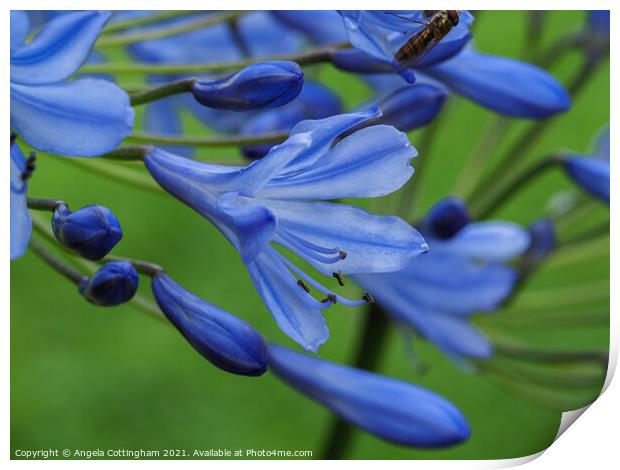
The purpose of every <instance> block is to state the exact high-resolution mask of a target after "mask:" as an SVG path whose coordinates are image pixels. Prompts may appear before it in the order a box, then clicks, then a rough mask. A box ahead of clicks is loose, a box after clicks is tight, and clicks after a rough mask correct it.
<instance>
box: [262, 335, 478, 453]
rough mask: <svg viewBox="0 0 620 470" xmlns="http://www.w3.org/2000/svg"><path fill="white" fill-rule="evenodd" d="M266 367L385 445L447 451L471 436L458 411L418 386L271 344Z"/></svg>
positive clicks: (437, 396)
mask: <svg viewBox="0 0 620 470" xmlns="http://www.w3.org/2000/svg"><path fill="white" fill-rule="evenodd" d="M269 365H270V367H271V370H272V371H273V372H274V373H275V374H276V375H277V376H278V377H280V378H281V379H282V380H283V381H284V382H286V383H288V384H289V385H291V386H292V387H294V388H295V389H297V390H298V391H300V392H301V393H303V394H304V395H307V396H308V397H310V398H312V399H313V400H315V401H317V402H319V403H321V404H323V405H325V406H326V407H328V408H329V409H330V410H332V411H333V412H334V413H336V414H338V415H339V416H341V417H343V418H344V419H346V420H347V421H350V422H351V423H353V424H354V425H355V426H359V427H360V428H362V429H364V430H366V431H367V432H369V433H371V434H374V435H375V436H377V437H380V438H381V439H385V440H386V441H390V442H394V443H397V444H401V445H405V446H414V447H445V446H450V445H454V444H457V443H459V442H462V441H464V440H466V439H467V438H468V437H469V435H470V429H469V425H468V424H467V420H466V419H465V417H464V416H463V414H462V413H461V412H460V411H459V409H458V408H457V407H456V406H454V405H453V404H452V403H450V402H449V401H448V400H446V399H445V398H443V397H441V396H440V395H437V394H436V393H433V392H431V391H429V390H426V389H424V388H422V387H419V386H416V385H413V384H410V383H407V382H403V381H400V380H396V379H392V378H389V377H385V376H382V375H379V374H375V373H372V372H367V371H364V370H360V369H354V368H352V367H347V366H343V365H340V364H335V363H333V362H329V361H325V360H322V359H319V358H317V357H312V356H309V355H307V354H303V353H299V352H296V351H293V350H291V349H288V348H284V347H282V346H278V345H275V344H273V345H271V346H270V347H269Z"/></svg>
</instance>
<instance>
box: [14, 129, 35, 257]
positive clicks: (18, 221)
mask: <svg viewBox="0 0 620 470" xmlns="http://www.w3.org/2000/svg"><path fill="white" fill-rule="evenodd" d="M15 139H16V136H15V134H11V259H17V258H19V257H20V256H22V255H23V254H24V252H25V251H26V248H28V242H29V241H30V234H31V232H32V217H30V212H28V195H27V193H26V192H27V189H28V179H29V178H30V176H31V175H32V171H33V169H34V159H35V156H34V154H31V155H30V157H29V158H26V157H25V156H24V154H23V153H22V151H21V149H20V148H19V145H17V142H16V141H15Z"/></svg>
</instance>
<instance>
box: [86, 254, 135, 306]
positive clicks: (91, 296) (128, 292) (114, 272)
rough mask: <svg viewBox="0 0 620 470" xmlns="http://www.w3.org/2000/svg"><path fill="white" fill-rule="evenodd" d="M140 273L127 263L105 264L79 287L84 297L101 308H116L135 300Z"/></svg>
mask: <svg viewBox="0 0 620 470" xmlns="http://www.w3.org/2000/svg"><path fill="white" fill-rule="evenodd" d="M138 281H139V278H138V272H137V271H136V268H134V267H133V265H132V264H131V263H129V262H127V261H114V262H111V263H106V264H104V265H103V266H102V267H101V268H99V270H98V271H97V272H96V273H95V274H93V275H92V276H91V277H89V278H86V279H84V280H83V281H82V282H81V283H80V285H79V291H80V294H82V296H83V297H84V298H85V299H86V300H88V301H89V302H90V303H93V304H95V305H99V306H100V307H115V306H117V305H120V304H123V303H125V302H127V301H129V300H131V299H132V298H133V296H134V295H135V293H136V291H137V290H138Z"/></svg>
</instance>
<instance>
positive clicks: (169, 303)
mask: <svg viewBox="0 0 620 470" xmlns="http://www.w3.org/2000/svg"><path fill="white" fill-rule="evenodd" d="M151 288H152V290H153V295H154V296H155V300H156V301H157V304H158V305H159V307H160V308H161V310H162V311H163V312H164V314H165V315H166V317H167V318H168V320H170V321H171V322H172V324H173V325H174V326H176V327H177V329H178V330H179V331H180V332H181V334H182V335H183V336H184V337H185V338H186V339H187V341H189V343H190V344H191V345H192V346H193V347H194V349H196V351H198V352H199V353H200V354H202V355H203V356H204V357H205V358H206V359H207V360H208V361H209V362H211V363H212V364H213V365H215V366H216V367H219V368H220V369H223V370H225V371H228V372H232V373H233V374H240V375H250V376H258V375H262V374H264V373H265V371H266V370H267V358H268V355H267V345H266V344H265V341H264V340H263V338H262V337H261V335H260V334H259V333H258V332H257V331H256V330H255V329H254V328H252V326H250V325H249V324H247V323H246V322H244V321H243V320H241V319H239V318H237V317H235V316H234V315H231V314H230V313H228V312H225V311H224V310H221V309H219V308H218V307H216V306H215V305H212V304H210V303H209V302H207V301H206V300H203V299H201V298H200V297H197V296H196V295H194V294H192V293H191V292H189V291H187V290H185V289H183V288H182V287H181V286H179V285H178V284H177V283H176V282H174V281H173V280H172V279H170V277H169V276H167V275H166V274H164V273H160V274H157V275H156V276H155V277H154V278H153V282H152V284H151Z"/></svg>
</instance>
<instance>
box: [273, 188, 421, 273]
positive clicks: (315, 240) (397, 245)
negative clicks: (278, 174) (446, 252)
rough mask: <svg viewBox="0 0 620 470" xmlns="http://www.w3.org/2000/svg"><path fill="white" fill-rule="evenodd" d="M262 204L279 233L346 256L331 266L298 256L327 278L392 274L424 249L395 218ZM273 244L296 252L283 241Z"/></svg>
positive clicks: (336, 208)
mask: <svg viewBox="0 0 620 470" xmlns="http://www.w3.org/2000/svg"><path fill="white" fill-rule="evenodd" d="M262 202H263V203H264V204H265V205H266V206H267V207H269V208H270V209H272V210H273V211H274V212H275V213H276V215H277V217H278V229H279V230H281V229H283V230H285V231H286V232H288V233H291V234H293V235H294V236H296V237H297V238H299V239H303V240H304V241H307V242H310V243H312V244H314V245H318V246H322V247H328V248H338V249H339V250H342V251H344V252H346V258H345V259H341V260H340V261H338V262H336V263H333V264H325V263H323V262H319V261H317V260H315V259H313V258H311V257H308V256H306V255H305V254H304V253H299V254H300V255H301V256H303V257H304V258H305V259H306V260H307V261H308V262H309V263H311V264H312V265H313V266H315V267H316V268H317V269H319V270H321V271H322V272H324V273H326V274H331V273H332V272H334V271H342V272H343V273H345V274H348V273H371V272H389V271H397V270H399V269H402V268H403V267H405V266H406V265H407V264H408V263H409V261H411V259H412V258H414V257H415V256H417V255H419V254H420V253H423V252H425V251H426V250H427V246H426V242H425V241H424V239H423V238H422V236H421V235H420V234H419V233H418V232H417V231H416V230H415V229H414V228H413V227H411V226H410V225H409V224H407V223H406V222H404V221H403V220H401V219H399V218H398V217H394V216H377V215H372V214H369V213H368V212H366V211H363V210H362V209H359V208H357V207H353V206H349V205H345V204H334V203H329V202H297V201H288V200H263V201H262ZM278 243H281V244H283V245H285V246H288V247H290V248H291V249H292V250H293V251H298V250H295V248H294V247H292V246H290V245H289V244H288V243H287V242H286V241H285V240H283V239H279V240H278Z"/></svg>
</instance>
